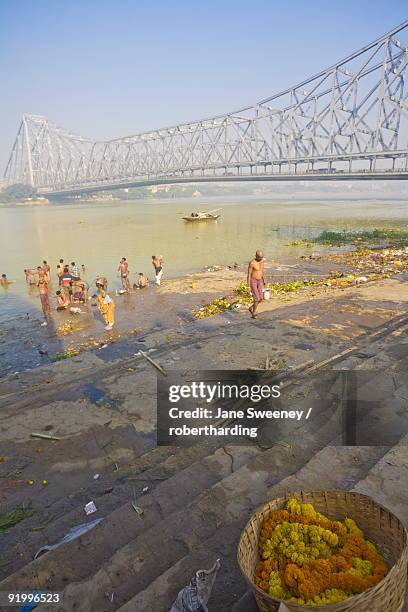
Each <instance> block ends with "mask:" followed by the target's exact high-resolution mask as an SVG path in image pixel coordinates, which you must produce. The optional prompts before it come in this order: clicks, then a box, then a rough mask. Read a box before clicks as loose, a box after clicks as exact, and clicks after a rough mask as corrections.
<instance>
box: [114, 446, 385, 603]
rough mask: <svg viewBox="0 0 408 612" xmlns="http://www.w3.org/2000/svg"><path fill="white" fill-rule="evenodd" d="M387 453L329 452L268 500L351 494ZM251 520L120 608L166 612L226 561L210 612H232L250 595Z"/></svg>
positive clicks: (218, 536)
mask: <svg viewBox="0 0 408 612" xmlns="http://www.w3.org/2000/svg"><path fill="white" fill-rule="evenodd" d="M385 452H386V449H385V448H368V447H367V448H359V449H357V448H353V447H333V446H327V447H325V448H324V449H322V450H321V451H320V452H318V453H317V454H316V455H315V456H314V457H313V458H312V459H311V460H310V461H309V462H308V463H306V465H305V466H303V467H302V468H301V469H300V470H299V471H298V472H297V473H296V474H294V475H291V476H288V477H287V478H285V479H283V480H282V481H281V482H279V483H278V484H276V485H274V486H272V487H270V488H269V489H267V490H266V492H265V497H264V499H263V500H267V499H273V498H276V497H280V496H282V495H285V494H286V493H287V492H290V491H299V490H301V489H314V488H315V489H316V488H325V489H330V488H332V489H335V488H344V489H351V488H352V487H353V486H354V485H355V484H356V483H357V482H358V481H359V480H360V479H362V478H364V477H365V476H366V474H367V473H368V472H369V470H370V469H371V468H372V466H373V464H375V463H376V462H377V461H378V460H381V458H382V456H383V455H384V453H385ZM329 461H330V464H331V465H333V470H331V472H330V474H327V464H328V462H329ZM249 516H250V513H247V514H245V513H244V514H243V515H242V516H240V517H239V518H238V519H236V518H235V519H233V520H232V522H231V523H229V524H228V525H226V526H224V527H222V528H220V529H219V530H217V531H216V533H215V534H214V535H213V536H212V537H211V538H209V539H207V540H205V542H203V543H202V544H201V545H200V546H198V547H197V548H194V549H193V550H192V552H191V553H190V554H188V555H186V556H185V557H184V558H182V559H180V560H179V561H178V562H177V563H175V564H174V565H173V566H172V567H171V568H169V569H168V570H167V571H166V572H164V573H163V574H162V575H160V576H158V578H157V579H156V580H154V581H153V582H152V583H151V584H150V585H149V586H148V587H147V588H145V589H143V590H142V591H140V593H138V594H137V595H135V597H133V598H132V599H131V600H130V601H128V602H127V603H126V604H125V605H123V606H122V607H121V608H119V612H141V611H142V610H143V611H144V610H146V611H147V610H149V611H150V610H154V612H166V611H167V610H168V609H169V606H170V605H171V603H172V601H174V599H175V598H176V596H177V593H178V591H179V590H180V588H182V587H183V586H185V585H186V584H188V582H189V580H190V578H191V576H192V575H193V574H194V571H195V570H196V569H199V568H203V567H204V568H205V567H210V566H211V565H212V564H213V563H214V560H215V559H216V558H221V563H222V565H221V569H220V571H219V574H218V577H217V582H216V584H215V586H214V590H213V596H212V602H213V604H212V607H210V609H214V610H217V612H229V611H230V610H231V609H232V606H233V605H234V602H236V601H237V598H238V597H239V596H240V594H242V591H243V590H245V582H244V580H243V578H242V576H241V574H240V571H239V568H238V564H237V562H236V550H237V545H238V540H239V536H240V533H241V530H242V529H243V527H244V526H245V523H246V521H247V520H248V518H249ZM248 598H249V596H248ZM244 601H246V599H245V600H244ZM215 602H216V603H215ZM210 603H211V602H210ZM113 609H114V608H113ZM242 610H244V608H242Z"/></svg>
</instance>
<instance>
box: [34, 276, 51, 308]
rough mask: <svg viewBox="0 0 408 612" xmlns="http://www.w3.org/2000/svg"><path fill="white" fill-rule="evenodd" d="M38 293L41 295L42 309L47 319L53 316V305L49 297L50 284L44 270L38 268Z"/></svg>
mask: <svg viewBox="0 0 408 612" xmlns="http://www.w3.org/2000/svg"><path fill="white" fill-rule="evenodd" d="M37 287H38V292H39V294H40V300H41V308H42V311H43V313H44V316H45V318H47V317H50V316H51V305H50V300H49V297H48V282H47V279H46V277H45V274H44V272H43V270H42V268H40V267H38V282H37Z"/></svg>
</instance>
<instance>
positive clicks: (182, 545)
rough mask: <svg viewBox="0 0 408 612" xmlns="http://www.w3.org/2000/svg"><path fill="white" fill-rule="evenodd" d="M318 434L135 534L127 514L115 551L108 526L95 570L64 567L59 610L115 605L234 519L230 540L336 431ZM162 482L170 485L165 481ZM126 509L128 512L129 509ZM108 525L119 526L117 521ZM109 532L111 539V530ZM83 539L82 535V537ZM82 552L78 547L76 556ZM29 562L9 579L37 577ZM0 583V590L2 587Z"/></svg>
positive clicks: (263, 458)
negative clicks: (124, 533)
mask: <svg viewBox="0 0 408 612" xmlns="http://www.w3.org/2000/svg"><path fill="white" fill-rule="evenodd" d="M319 433H320V436H319V439H318V440H316V436H315V435H314V434H308V435H304V436H301V437H300V438H299V443H298V445H297V446H296V449H293V448H292V449H289V450H288V449H287V448H286V447H283V446H281V445H277V446H274V447H273V448H271V449H269V450H267V451H264V452H263V453H260V454H258V455H257V456H255V457H253V458H252V459H250V460H249V461H248V462H247V463H246V464H245V465H244V466H243V467H241V468H239V469H237V471H236V472H234V473H233V474H229V475H228V476H226V477H224V478H222V479H220V480H219V482H217V483H216V484H215V485H213V486H212V487H209V488H207V489H205V490H203V492H202V493H201V494H200V495H199V496H198V497H196V498H195V499H194V500H193V501H191V502H190V503H188V504H185V505H184V507H183V508H182V509H180V510H178V511H175V512H173V513H171V514H169V515H168V516H160V515H159V513H156V514H155V516H154V522H153V525H152V526H151V527H149V528H147V527H148V525H146V524H143V526H144V527H145V530H144V531H143V532H141V530H140V529H139V531H140V533H139V534H137V527H138V525H140V522H141V521H140V522H139V523H135V521H134V517H133V521H132V525H136V528H134V530H133V534H132V533H131V532H128V533H127V540H128V542H127V543H126V544H122V542H123V540H121V543H120V544H121V547H119V549H118V547H117V546H116V545H114V544H113V543H112V539H113V538H112V529H111V530H110V533H109V536H108V533H107V534H106V535H107V538H108V537H109V542H106V543H105V548H104V551H105V552H107V555H106V556H105V557H104V558H103V559H100V560H99V559H98V563H95V564H94V567H96V568H97V571H96V572H95V573H94V574H93V575H90V576H89V578H87V579H85V580H84V579H83V577H82V576H81V573H80V572H78V570H74V568H72V570H71V572H70V571H69V569H70V568H68V569H67V568H66V567H65V568H64V575H65V577H66V583H69V586H67V588H66V589H65V609H66V610H76V611H79V610H84V611H85V610H90V609H92V610H94V609H95V610H96V609H97V610H101V611H103V610H115V609H117V608H118V607H120V605H123V604H124V603H125V602H126V601H128V600H129V599H131V598H132V597H133V596H134V595H136V594H137V593H138V592H139V591H141V590H143V589H146V588H147V587H148V585H149V584H150V583H151V582H153V581H154V580H155V579H156V578H157V577H158V576H159V575H160V574H162V573H164V572H165V571H167V570H168V569H169V568H170V567H171V566H173V565H174V564H175V563H177V562H178V561H179V560H180V559H182V558H183V557H185V556H187V555H189V554H190V553H191V552H192V551H193V550H195V549H196V548H197V547H199V546H200V545H201V544H205V543H206V542H207V541H208V540H209V539H210V538H212V537H213V536H216V533H217V532H218V531H219V530H220V529H221V528H224V527H225V528H226V529H227V528H229V526H230V525H232V524H233V523H234V521H237V523H236V527H235V537H234V538H229V541H231V542H236V535H237V534H238V535H239V530H240V529H241V527H242V521H244V520H246V519H247V517H248V515H249V514H250V513H251V512H252V510H253V509H254V508H255V507H257V506H258V505H259V504H260V503H262V501H263V500H264V499H265V495H266V492H267V490H268V488H269V487H270V486H271V485H274V484H276V483H279V482H280V481H281V480H282V479H283V478H285V477H287V476H288V475H290V474H293V473H295V472H296V471H298V470H299V469H300V468H301V467H302V466H303V465H304V464H305V462H306V461H308V460H310V459H311V458H312V457H313V456H314V454H315V453H316V452H318V451H319V450H320V449H321V448H322V447H324V446H325V445H326V444H327V443H328V442H330V440H331V439H333V435H334V434H335V433H336V430H335V428H334V427H333V423H331V422H330V421H327V422H325V424H324V425H323V426H322V428H321V429H320V432H319ZM271 466H273V468H272V470H271ZM168 485H169V486H171V481H169V483H168ZM153 510H154V508H153V507H151V508H149V507H148V508H146V516H148V515H149V516H150V515H151V514H152V512H153ZM128 512H130V514H131V515H132V511H131V510H128ZM128 521H129V517H128ZM125 522H126V521H122V522H121V525H120V528H121V529H122V530H123V528H126V529H127V524H125V527H124V523H125ZM149 524H150V521H149ZM112 527H113V528H114V529H119V526H118V525H117V524H116V525H112ZM103 528H104V525H103V524H102V525H100V526H98V527H97V528H96V529H95V530H94V532H93V533H94V536H93V538H89V539H90V540H93V541H95V538H96V536H97V535H98V531H99V532H100V531H101V530H102V529H103ZM105 529H106V525H105ZM114 533H115V539H116V531H115V532H114ZM98 537H100V536H98ZM84 538H85V539H86V538H87V535H85V536H84ZM107 538H106V539H107ZM81 539H83V538H81ZM81 548H82V547H81ZM113 548H116V549H117V550H116V552H114V551H113V550H112V549H113ZM109 549H110V551H109ZM55 552H58V551H55ZM84 552H85V551H84V550H83V548H82V551H81V556H82V557H83V555H84ZM92 554H93V551H92ZM68 564H69V560H68ZM31 565H32V566H33V567H32V568H31V571H30V573H29V574H27V570H28V568H26V570H25V571H24V572H21V573H20V574H18V575H15V576H14V583H15V580H17V581H18V584H20V585H21V586H22V584H25V583H30V584H32V583H33V579H34V576H37V575H39V572H38V571H35V570H36V568H35V567H34V566H35V564H31ZM75 573H76V574H77V578H76V580H75V575H74V574H75ZM69 574H71V575H69ZM41 580H42V581H46V583H47V585H48V586H47V588H57V584H58V585H61V579H60V578H59V577H56V576H55V574H53V573H51V572H50V571H48V573H45V572H44V571H41ZM177 586H179V585H177ZM1 587H2V588H3V585H1ZM63 587H64V583H62V588H63ZM59 588H61V586H60V587H59ZM241 588H242V587H241ZM105 593H108V594H112V593H114V600H113V601H112V602H111V601H108V598H107V597H106V596H105Z"/></svg>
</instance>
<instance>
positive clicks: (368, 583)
mask: <svg viewBox="0 0 408 612" xmlns="http://www.w3.org/2000/svg"><path fill="white" fill-rule="evenodd" d="M259 550H260V555H261V559H262V560H261V561H260V562H259V563H258V564H257V567H256V570H255V583H256V584H257V585H258V586H259V587H260V588H261V589H262V590H264V591H266V592H267V593H269V594H270V595H271V596H272V597H274V598H276V599H283V600H288V601H293V602H297V603H303V604H307V605H325V604H328V603H334V602H338V601H343V600H344V599H346V598H347V597H350V596H351V595H354V594H356V593H362V592H363V591H365V590H366V589H368V588H370V587H372V586H375V585H376V584H377V583H378V582H380V580H382V579H383V578H384V576H385V575H386V574H387V572H388V568H387V565H386V563H385V561H384V559H383V557H382V556H381V555H380V553H379V552H378V550H377V549H376V547H375V546H374V544H372V543H371V542H368V541H366V540H365V539H364V534H363V532H362V531H361V529H360V528H359V527H358V525H357V524H356V523H355V521H354V520H353V519H351V518H346V519H345V520H344V521H343V522H342V523H341V522H340V521H331V520H329V519H328V518H327V517H325V516H324V515H323V514H320V513H319V512H316V510H315V509H314V507H313V506H312V504H302V503H300V502H299V501H298V500H297V499H295V498H291V499H289V500H288V502H287V504H286V509H285V510H278V511H275V512H271V513H270V515H269V516H268V517H267V518H266V519H265V520H264V522H263V524H262V528H261V533H260V538H259Z"/></svg>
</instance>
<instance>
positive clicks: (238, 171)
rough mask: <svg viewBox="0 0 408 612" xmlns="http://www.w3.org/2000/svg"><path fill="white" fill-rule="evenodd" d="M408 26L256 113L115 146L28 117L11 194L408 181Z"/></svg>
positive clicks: (12, 162)
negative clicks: (19, 189)
mask: <svg viewBox="0 0 408 612" xmlns="http://www.w3.org/2000/svg"><path fill="white" fill-rule="evenodd" d="M407 33H408V20H407V21H405V22H404V23H402V24H400V25H399V26H397V27H396V28H394V29H393V30H392V31H390V32H388V33H387V34H385V35H384V36H381V37H380V38H378V39H377V40H376V41H374V42H372V43H371V44H368V45H366V46H365V47H363V48H362V49H359V50H358V51H356V52H355V53H352V54H351V55H349V56H348V57H346V58H345V59H343V60H341V61H340V62H338V63H337V64H334V65H333V66H330V67H329V68H327V69H325V70H322V71H321V72H319V73H318V74H316V75H315V76H313V77H311V78H308V79H306V80H304V81H303V82H301V83H299V84H298V85H295V86H294V87H291V88H289V89H286V90H285V91H282V92H280V93H278V94H276V95H274V96H271V97H270V98H267V99H265V100H261V101H260V102H258V103H257V104H255V105H254V106H248V107H246V108H241V109H240V110H237V111H235V112H232V113H227V114H224V115H218V116H216V117H211V118H209V119H202V120H200V121H192V122H190V123H183V124H180V125H175V126H173V127H168V128H163V129H158V130H154V131H150V132H144V133H142V134H137V135H134V136H126V137H124V138H118V139H115V140H108V141H96V140H91V139H89V138H84V137H81V136H78V135H76V134H73V133H71V132H69V131H68V130H66V129H63V128H61V127H58V126H57V125H56V124H54V123H53V122H51V121H49V120H48V119H47V118H45V117H39V116H34V115H24V116H23V118H22V121H21V124H20V127H19V130H18V133H17V137H16V140H15V142H14V146H13V148H12V152H11V155H10V159H9V161H8V164H7V167H6V170H5V173H4V180H5V181H6V184H8V185H12V184H15V183H25V184H27V185H30V186H32V187H34V188H36V189H37V191H38V193H40V194H44V195H49V196H53V195H73V194H80V193H85V192H92V191H100V190H106V189H109V190H110V189H114V188H124V187H133V186H141V185H153V184H155V185H157V184H165V183H183V182H208V181H243V180H246V181H254V180H263V181H264V180H349V179H359V180H372V179H387V180H389V179H404V180H407V179H408V90H407V83H406V76H407V72H408V71H407V64H408V46H407V44H404V42H403V40H402V39H403V38H404V36H405V38H408V37H407Z"/></svg>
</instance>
